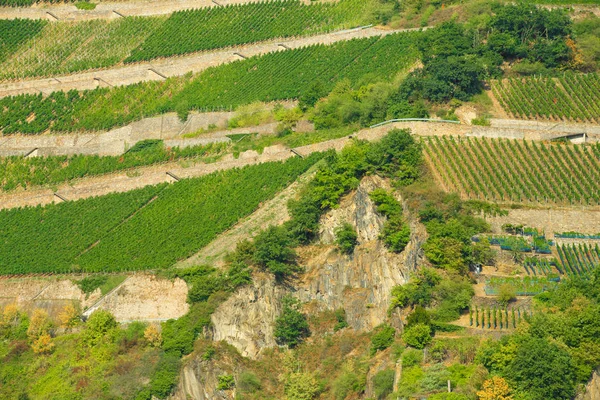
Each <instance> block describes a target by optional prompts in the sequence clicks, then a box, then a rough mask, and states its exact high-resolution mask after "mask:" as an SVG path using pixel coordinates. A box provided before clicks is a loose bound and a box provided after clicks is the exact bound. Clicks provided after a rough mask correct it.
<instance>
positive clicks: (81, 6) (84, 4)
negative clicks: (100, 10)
mask: <svg viewBox="0 0 600 400" xmlns="http://www.w3.org/2000/svg"><path fill="white" fill-rule="evenodd" d="M75 7H77V9H78V10H93V9H95V8H96V4H94V3H90V2H89V1H78V2H77V3H75Z"/></svg>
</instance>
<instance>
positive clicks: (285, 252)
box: [254, 226, 299, 280]
mask: <svg viewBox="0 0 600 400" xmlns="http://www.w3.org/2000/svg"><path fill="white" fill-rule="evenodd" d="M292 244H293V242H292V239H291V237H290V235H289V234H288V233H287V231H286V230H285V229H284V228H283V227H281V226H271V227H269V228H267V229H266V230H264V231H262V232H261V233H259V234H258V235H257V236H256V238H255V239H254V262H255V263H256V264H257V265H258V266H259V267H261V268H263V269H266V270H268V271H270V272H271V273H273V274H274V275H275V278H276V279H278V280H283V279H285V278H286V277H288V276H290V275H292V274H293V273H295V272H297V271H298V270H299V268H298V265H297V264H296V252H295V251H294V249H293V248H292Z"/></svg>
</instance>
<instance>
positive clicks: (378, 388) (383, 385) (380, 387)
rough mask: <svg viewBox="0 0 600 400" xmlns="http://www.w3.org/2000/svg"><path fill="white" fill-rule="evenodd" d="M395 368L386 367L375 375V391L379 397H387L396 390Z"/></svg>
mask: <svg viewBox="0 0 600 400" xmlns="http://www.w3.org/2000/svg"><path fill="white" fill-rule="evenodd" d="M394 375H395V372H394V370H393V369H384V370H383V371H379V372H378V373H376V374H375V376H373V391H374V392H375V396H376V397H377V398H378V399H385V398H386V397H387V396H388V395H389V394H390V393H392V391H393V390H394Z"/></svg>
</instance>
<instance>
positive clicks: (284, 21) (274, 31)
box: [125, 0, 373, 62]
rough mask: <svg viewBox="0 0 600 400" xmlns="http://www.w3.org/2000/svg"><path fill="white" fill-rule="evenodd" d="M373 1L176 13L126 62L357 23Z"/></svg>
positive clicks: (286, 1)
mask: <svg viewBox="0 0 600 400" xmlns="http://www.w3.org/2000/svg"><path fill="white" fill-rule="evenodd" d="M372 5H373V1H372V0H367V1H365V0H342V1H341V2H338V3H316V4H313V5H310V6H307V5H305V4H303V3H301V2H300V1H298V0H280V1H270V2H269V1H267V2H261V3H251V4H244V5H239V4H237V5H228V6H226V7H218V8H204V9H198V10H189V11H181V12H176V13H174V14H173V15H171V17H170V18H169V19H168V20H167V21H166V22H165V23H164V24H162V25H161V27H160V28H159V29H157V30H155V31H154V32H153V33H152V35H150V37H148V39H147V40H145V41H144V42H143V43H142V44H141V45H140V46H139V47H138V48H136V49H134V50H133V51H132V52H131V55H130V56H129V57H128V58H127V59H126V60H125V62H135V61H142V60H151V59H153V58H157V57H169V56H174V55H180V54H187V53H194V52H197V51H203V50H210V49H216V48H221V47H228V46H234V45H243V44H247V43H253V42H259V41H264V40H268V39H272V38H283V37H290V36H300V35H308V34H315V33H322V32H327V31H331V30H335V29H342V28H349V27H355V26H359V25H361V24H364V23H366V22H368V20H366V19H365V18H366V15H368V10H369V8H371V7H372Z"/></svg>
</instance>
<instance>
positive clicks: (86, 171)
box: [0, 141, 228, 191]
mask: <svg viewBox="0 0 600 400" xmlns="http://www.w3.org/2000/svg"><path fill="white" fill-rule="evenodd" d="M142 144H143V142H142ZM227 146H228V145H227V144H225V143H215V144H209V145H205V146H192V147H188V148H185V149H179V148H173V149H167V148H165V147H164V145H163V143H162V141H158V142H155V143H153V145H152V146H149V147H148V148H145V149H143V150H140V151H136V149H137V148H138V147H139V146H138V147H133V148H132V149H131V150H130V151H128V152H127V153H126V154H124V155H122V156H105V157H100V156H96V155H75V156H49V157H23V156H11V157H2V158H0V189H1V190H3V191H9V190H13V189H16V188H23V189H27V188H30V187H32V186H40V185H56V184H60V183H64V182H69V181H71V180H73V179H77V178H83V177H88V176H94V175H101V174H106V173H110V172H116V171H124V170H127V169H130V168H135V167H140V166H145V165H152V164H157V163H164V162H168V161H175V160H182V159H191V158H193V159H195V160H198V161H200V160H205V159H209V158H215V157H217V156H218V155H220V154H222V153H223V152H224V150H225V149H226V148H227Z"/></svg>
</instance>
